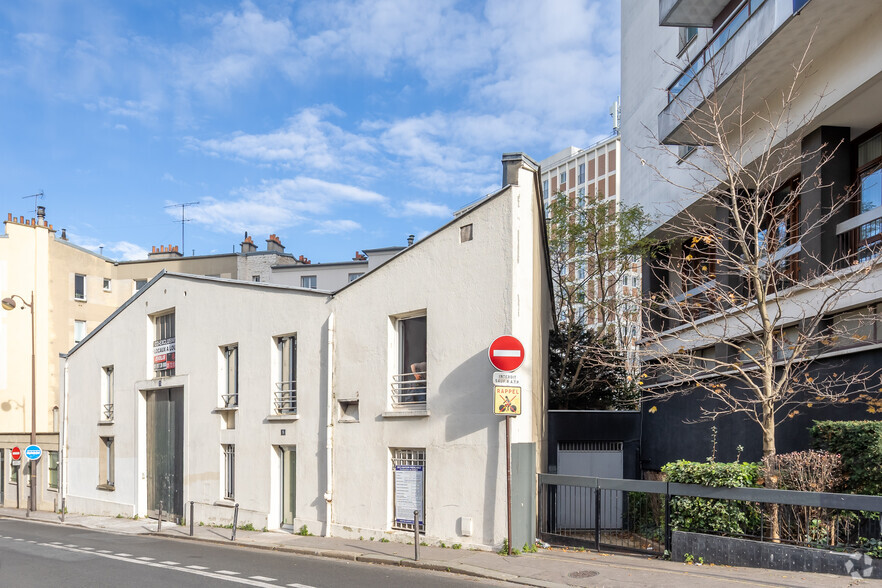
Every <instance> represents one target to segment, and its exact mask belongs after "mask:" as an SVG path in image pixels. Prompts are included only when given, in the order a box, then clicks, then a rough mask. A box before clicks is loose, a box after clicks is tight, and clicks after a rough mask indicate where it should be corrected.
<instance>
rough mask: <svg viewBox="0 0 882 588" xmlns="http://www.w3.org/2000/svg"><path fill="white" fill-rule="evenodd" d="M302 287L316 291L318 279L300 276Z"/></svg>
mask: <svg viewBox="0 0 882 588" xmlns="http://www.w3.org/2000/svg"><path fill="white" fill-rule="evenodd" d="M300 287H301V288H312V289H313V290H315V289H316V287H317V286H316V278H315V276H300Z"/></svg>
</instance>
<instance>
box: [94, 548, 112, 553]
mask: <svg viewBox="0 0 882 588" xmlns="http://www.w3.org/2000/svg"><path fill="white" fill-rule="evenodd" d="M97 553H113V552H112V551H110V550H109V549H99V550H98V552H97Z"/></svg>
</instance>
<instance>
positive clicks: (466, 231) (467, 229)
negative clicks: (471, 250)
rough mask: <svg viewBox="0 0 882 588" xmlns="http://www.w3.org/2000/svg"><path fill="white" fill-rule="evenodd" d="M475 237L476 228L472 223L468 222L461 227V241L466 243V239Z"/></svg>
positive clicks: (469, 239)
mask: <svg viewBox="0 0 882 588" xmlns="http://www.w3.org/2000/svg"><path fill="white" fill-rule="evenodd" d="M473 238H474V229H473V226H472V224H471V223H470V224H467V225H463V226H461V227H459V242H460V243H465V242H466V241H471V240H472V239H473Z"/></svg>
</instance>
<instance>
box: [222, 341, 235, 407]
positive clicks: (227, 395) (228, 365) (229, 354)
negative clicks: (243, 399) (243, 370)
mask: <svg viewBox="0 0 882 588" xmlns="http://www.w3.org/2000/svg"><path fill="white" fill-rule="evenodd" d="M221 352H222V353H223V370H224V372H223V387H222V392H221V400H223V403H224V408H232V407H236V406H239V346H238V345H227V346H225V347H221Z"/></svg>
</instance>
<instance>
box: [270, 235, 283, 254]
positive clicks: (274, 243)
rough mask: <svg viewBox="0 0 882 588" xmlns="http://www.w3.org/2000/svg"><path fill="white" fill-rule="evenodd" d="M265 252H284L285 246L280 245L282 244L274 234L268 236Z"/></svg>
mask: <svg viewBox="0 0 882 588" xmlns="http://www.w3.org/2000/svg"><path fill="white" fill-rule="evenodd" d="M266 250H267V251H278V252H279V253H284V252H285V246H284V245H282V242H281V241H279V238H278V237H277V236H276V234H275V233H273V234H272V235H270V236H269V239H267V240H266Z"/></svg>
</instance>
